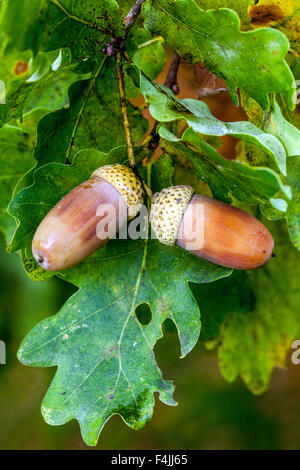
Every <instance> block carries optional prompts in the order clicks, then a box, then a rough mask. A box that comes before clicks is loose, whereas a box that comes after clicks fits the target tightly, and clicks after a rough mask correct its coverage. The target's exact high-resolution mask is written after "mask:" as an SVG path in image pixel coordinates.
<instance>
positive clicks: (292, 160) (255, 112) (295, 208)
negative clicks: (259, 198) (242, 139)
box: [243, 96, 300, 250]
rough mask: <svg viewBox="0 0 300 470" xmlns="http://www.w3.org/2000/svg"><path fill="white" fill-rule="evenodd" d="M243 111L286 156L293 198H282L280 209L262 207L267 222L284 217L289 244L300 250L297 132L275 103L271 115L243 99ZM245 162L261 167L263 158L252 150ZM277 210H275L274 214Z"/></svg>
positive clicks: (299, 138)
mask: <svg viewBox="0 0 300 470" xmlns="http://www.w3.org/2000/svg"><path fill="white" fill-rule="evenodd" d="M243 101H244V107H245V109H246V111H247V113H248V115H249V117H250V119H251V120H252V121H254V122H256V123H259V125H261V126H263V127H264V129H266V130H267V131H268V132H270V133H271V134H273V135H275V136H276V137H277V138H278V139H280V141H281V142H282V144H283V145H284V147H285V149H286V152H287V156H288V158H287V178H286V182H287V184H289V186H290V188H291V192H292V196H293V197H292V198H283V199H282V200H281V203H280V204H279V206H278V207H277V208H276V205H275V208H274V204H273V205H272V206H268V205H265V206H264V207H262V212H263V214H264V216H265V217H267V218H268V219H269V220H277V219H281V218H283V217H285V218H286V220H287V224H288V228H289V233H290V236H291V240H292V242H293V243H294V245H295V246H296V248H298V250H300V209H299V178H300V169H299V156H300V132H299V130H298V129H297V128H296V127H295V126H293V124H292V123H290V122H289V121H287V120H286V119H285V118H284V117H283V115H282V111H281V109H280V107H279V105H278V103H277V102H276V101H274V103H273V104H272V109H271V111H270V112H265V113H263V111H262V109H261V108H260V107H259V105H257V103H255V102H254V101H253V100H251V99H247V97H245V96H244V97H243ZM245 153H246V158H247V159H248V160H249V159H250V161H253V159H254V163H255V165H260V164H261V162H262V156H261V155H259V154H258V153H256V152H253V149H252V148H251V149H247V148H246V149H245ZM276 209H277V210H276Z"/></svg>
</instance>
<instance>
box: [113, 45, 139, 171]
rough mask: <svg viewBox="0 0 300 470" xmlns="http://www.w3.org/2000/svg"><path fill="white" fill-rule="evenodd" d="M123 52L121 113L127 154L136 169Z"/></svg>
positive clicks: (118, 68) (120, 83)
mask: <svg viewBox="0 0 300 470" xmlns="http://www.w3.org/2000/svg"><path fill="white" fill-rule="evenodd" d="M121 60H122V59H121V52H118V54H117V80H118V88H119V95H120V103H121V111H122V117H123V126H124V132H125V137H126V145H127V153H128V161H129V165H130V166H131V168H133V169H135V168H136V161H135V156H134V151H133V144H132V138H131V132H130V126H129V118H128V111H127V105H126V96H125V86H124V73H123V68H122V65H121Z"/></svg>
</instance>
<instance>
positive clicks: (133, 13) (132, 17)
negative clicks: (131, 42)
mask: <svg viewBox="0 0 300 470" xmlns="http://www.w3.org/2000/svg"><path fill="white" fill-rule="evenodd" d="M144 2H145V0H137V1H136V3H135V5H133V7H132V8H131V10H130V12H129V13H128V15H127V16H126V18H125V23H126V32H125V38H126V37H127V36H128V33H129V31H130V30H131V28H132V26H133V25H134V23H135V21H136V19H137V17H138V16H139V14H140V12H141V8H142V4H143V3H144Z"/></svg>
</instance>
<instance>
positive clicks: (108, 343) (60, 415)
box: [11, 148, 231, 445]
mask: <svg viewBox="0 0 300 470" xmlns="http://www.w3.org/2000/svg"><path fill="white" fill-rule="evenodd" d="M122 154H123V159H126V156H125V155H126V151H125V149H124V148H123V149H122V148H120V149H116V150H115V151H113V152H111V153H110V155H104V154H101V153H100V152H95V151H94V152H89V151H82V152H80V153H79V154H78V155H77V156H76V158H75V159H74V163H73V165H72V166H68V167H67V166H65V165H62V164H57V163H52V164H48V165H45V166H43V167H41V168H39V169H38V170H36V172H35V180H34V183H33V185H32V186H31V187H30V188H25V189H24V190H23V191H21V192H20V193H19V194H18V195H17V197H16V198H15V201H14V203H13V204H12V206H11V211H12V212H13V214H14V215H15V216H16V217H18V219H19V220H20V221H21V227H22V230H23V231H24V228H25V227H26V226H27V232H28V233H27V235H25V232H23V235H24V237H26V238H27V237H28V238H32V235H33V232H34V230H35V229H36V227H37V225H38V223H39V222H40V220H41V219H42V218H43V217H44V216H45V214H46V213H47V212H48V210H49V206H50V205H53V204H54V203H55V202H57V201H58V200H59V199H60V197H61V196H62V195H64V194H65V193H67V192H68V191H69V190H70V189H71V188H73V187H74V185H75V184H78V183H79V182H81V181H83V180H84V178H85V177H86V176H87V175H88V174H90V173H91V172H92V171H93V169H95V168H97V167H99V166H102V165H104V164H107V163H112V162H114V161H116V160H117V161H120V160H121V155H122ZM164 174H165V173H164ZM29 215H30V217H29ZM24 237H23V242H24ZM128 266H130V269H128ZM230 273H231V272H230V270H227V269H224V268H221V267H218V266H216V265H213V264H210V263H208V262H205V261H203V260H200V259H198V258H196V257H194V256H193V255H191V254H189V253H188V252H185V251H183V250H181V249H180V248H178V247H166V246H163V245H161V244H159V243H158V242H157V241H156V240H141V239H139V240H137V241H134V240H111V241H110V242H109V243H108V244H107V245H106V246H105V247H104V248H103V249H101V250H98V252H96V253H95V254H94V255H92V256H91V257H89V258H88V259H87V260H85V261H84V262H83V263H81V264H80V265H78V266H76V267H74V268H72V269H70V270H67V271H65V272H63V273H61V276H62V277H63V278H64V279H65V280H67V281H68V282H72V283H73V284H75V285H76V286H78V287H80V290H79V291H78V293H76V294H75V295H74V296H73V297H71V298H70V299H69V300H68V301H67V303H66V304H65V306H64V307H63V308H62V309H61V311H60V312H59V313H58V314H57V315H56V316H54V317H51V318H48V319H46V320H43V321H42V322H41V323H40V324H39V325H37V326H36V327H35V328H34V329H33V330H32V332H31V333H29V335H28V336H27V338H25V340H24V342H23V343H22V345H21V348H20V351H19V358H20V360H21V361H22V362H23V363H24V364H26V365H31V366H39V367H52V366H58V371H57V373H56V376H55V378H54V381H53V383H52V385H51V386H50V389H49V390H48V393H47V395H46V397H45V399H44V402H43V406H42V411H43V415H44V417H45V419H46V421H47V422H48V423H50V424H52V425H59V424H63V423H66V422H67V421H70V420H71V419H74V418H76V419H77V420H78V421H79V423H80V427H81V431H82V435H83V438H84V440H85V442H86V443H87V444H89V445H95V444H96V443H97V439H98V436H99V433H100V432H101V429H102V428H103V426H104V424H105V422H106V421H107V420H108V419H109V418H110V417H111V416H112V415H114V414H119V415H120V416H121V417H122V418H123V420H124V421H125V422H126V423H127V424H128V425H129V426H130V427H132V428H133V429H139V428H140V427H142V426H143V425H144V424H145V423H146V422H147V421H148V420H149V419H150V418H151V415H152V413H153V407H154V397H153V393H154V392H156V391H157V392H158V393H159V394H160V399H161V401H163V402H164V403H167V404H170V405H174V404H175V402H174V400H173V397H172V394H173V389H174V387H173V385H172V383H171V382H170V381H165V380H164V379H163V378H162V374H161V371H160V369H159V368H158V366H157V364H156V361H155V357H154V354H153V348H154V345H155V344H156V342H157V340H158V339H159V338H160V337H161V336H162V326H161V325H162V323H163V322H164V321H165V320H166V319H167V318H170V319H171V320H172V321H173V322H174V323H175V324H176V327H177V330H178V334H179V337H180V342H181V352H182V355H183V356H184V355H186V354H187V353H188V352H189V351H190V350H191V349H192V348H193V347H194V345H195V343H196V342H197V340H198V337H199V333H200V316H199V309H198V306H197V304H196V302H195V300H194V298H193V296H192V294H191V291H190V289H189V286H188V281H192V282H194V283H204V282H212V281H214V280H216V279H219V278H222V277H225V276H228V275H229V274H230ZM174 291H176V292H177V295H176V296H174ZM143 303H147V304H148V305H149V307H150V308H151V311H152V318H151V321H150V322H149V323H147V324H142V323H141V322H140V321H139V319H138V317H137V316H136V314H135V310H136V308H137V306H138V305H140V304H143Z"/></svg>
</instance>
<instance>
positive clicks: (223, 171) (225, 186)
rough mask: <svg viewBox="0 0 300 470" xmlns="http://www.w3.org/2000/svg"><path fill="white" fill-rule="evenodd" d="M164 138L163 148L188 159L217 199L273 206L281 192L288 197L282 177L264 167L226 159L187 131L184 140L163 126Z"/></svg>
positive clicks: (288, 191) (191, 131)
mask: <svg viewBox="0 0 300 470" xmlns="http://www.w3.org/2000/svg"><path fill="white" fill-rule="evenodd" d="M159 133H160V136H161V137H163V138H164V139H165V141H166V142H165V143H163V144H162V145H163V147H164V149H165V151H166V152H167V153H170V154H171V155H172V154H173V155H179V156H183V157H184V158H186V159H188V160H189V161H190V162H191V163H192V165H193V167H194V169H195V171H196V173H197V176H198V178H200V179H202V180H204V181H205V182H206V183H207V184H208V185H209V186H210V189H211V191H212V193H213V196H214V197H215V198H216V199H221V200H223V201H225V202H228V203H230V202H232V196H233V197H235V198H236V199H238V200H239V201H241V202H242V203H244V204H247V205H257V204H262V205H264V204H266V203H273V204H276V197H275V196H276V195H277V193H278V192H280V191H282V192H283V193H284V194H285V196H286V197H287V198H289V197H290V190H289V187H288V186H285V185H284V184H283V183H282V181H281V179H280V177H279V175H278V174H277V173H275V172H274V171H273V170H271V169H269V168H264V167H251V166H250V165H247V164H245V163H241V162H238V161H235V160H226V159H225V158H223V157H222V156H221V155H220V154H219V153H218V152H217V151H216V150H215V149H214V148H213V147H212V146H211V145H209V144H208V143H206V142H205V141H204V140H203V139H202V138H201V137H199V136H198V135H197V134H196V133H195V132H194V131H193V129H192V128H188V129H187V130H186V131H185V132H184V133H183V135H182V137H181V138H178V137H176V136H175V135H174V134H172V133H171V132H170V131H169V130H168V129H167V128H166V127H165V126H164V125H161V127H160V129H159Z"/></svg>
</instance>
